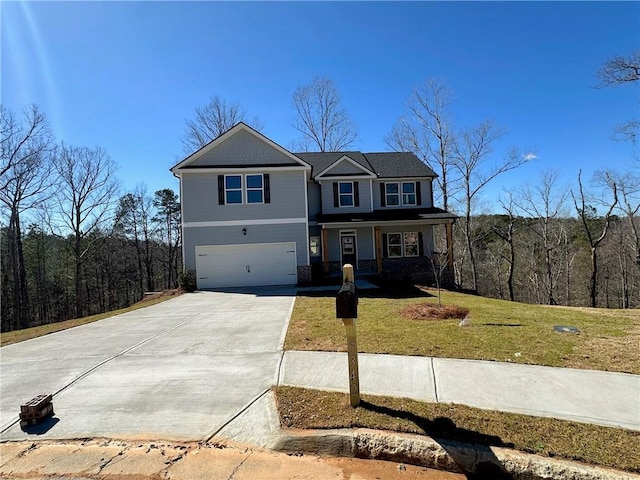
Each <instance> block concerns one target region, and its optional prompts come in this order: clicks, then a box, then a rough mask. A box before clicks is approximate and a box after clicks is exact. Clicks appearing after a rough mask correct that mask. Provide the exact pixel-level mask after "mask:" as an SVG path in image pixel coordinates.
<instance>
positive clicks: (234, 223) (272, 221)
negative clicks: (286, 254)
mask: <svg viewBox="0 0 640 480" xmlns="http://www.w3.org/2000/svg"><path fill="white" fill-rule="evenodd" d="M290 223H304V224H306V223H307V219H306V218H304V217H301V218H265V219H262V220H221V221H208V222H184V223H183V224H182V226H183V228H196V227H242V226H247V225H284V224H290Z"/></svg>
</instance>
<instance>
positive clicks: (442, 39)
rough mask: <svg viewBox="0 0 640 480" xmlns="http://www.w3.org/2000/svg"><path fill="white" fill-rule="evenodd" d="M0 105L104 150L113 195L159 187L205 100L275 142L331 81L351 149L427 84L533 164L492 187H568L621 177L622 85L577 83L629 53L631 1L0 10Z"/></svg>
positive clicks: (635, 31) (631, 91) (369, 140)
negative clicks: (603, 176) (242, 115)
mask: <svg viewBox="0 0 640 480" xmlns="http://www.w3.org/2000/svg"><path fill="white" fill-rule="evenodd" d="M0 9H1V10H0V14H1V27H2V28H1V42H2V43H1V54H2V55H1V86H0V95H1V100H2V103H3V105H5V106H7V107H9V108H11V109H13V110H16V111H19V110H21V109H22V107H23V106H24V105H26V104H28V103H35V104H38V105H39V106H40V107H41V108H42V110H43V111H44V112H45V113H46V114H47V116H48V118H49V120H50V122H51V125H52V127H53V129H54V133H55V134H56V137H57V139H58V140H60V141H65V142H66V143H69V144H72V145H78V146H89V147H93V146H101V147H104V148H105V149H106V150H107V151H108V152H109V154H110V155H111V157H112V158H113V159H114V160H115V161H116V162H117V163H118V165H119V170H118V176H119V178H120V180H121V182H122V186H123V190H131V189H133V188H134V187H135V185H136V184H137V183H138V182H144V183H146V184H147V188H148V190H149V191H150V192H153V191H155V190H158V189H160V188H165V187H169V188H174V189H176V190H177V181H176V180H175V179H174V178H173V177H172V175H171V173H170V172H169V170H168V169H169V167H170V166H172V165H173V164H174V163H176V162H177V161H178V160H180V159H181V158H182V156H183V147H182V143H181V140H180V137H181V135H182V133H183V131H184V125H185V120H186V119H187V118H189V117H191V115H192V114H193V111H194V109H195V108H196V107H198V106H201V105H203V104H205V103H206V102H207V101H208V99H209V97H211V96H213V95H219V96H220V97H222V98H224V99H227V100H230V101H237V102H238V103H240V104H241V105H242V106H243V107H244V108H246V110H247V112H248V115H249V117H254V116H256V117H259V118H260V120H261V122H262V124H263V126H264V127H263V129H262V133H264V134H265V135H267V136H268V137H270V138H271V139H273V140H274V141H276V142H277V143H280V144H281V145H283V146H285V147H288V146H289V145H291V142H292V140H294V139H296V138H297V135H296V132H295V131H294V130H293V128H292V127H291V120H292V117H293V110H292V108H291V97H292V94H293V92H294V91H295V89H296V88H297V87H298V86H300V85H306V84H309V83H311V81H312V80H313V78H314V77H315V76H326V77H329V78H331V79H332V80H333V81H334V82H335V84H336V86H337V87H338V90H339V92H340V95H341V97H342V100H343V104H344V106H345V107H346V109H347V110H348V111H349V113H350V114H351V117H352V119H353V120H354V121H355V123H356V124H357V125H358V127H359V131H360V137H361V141H360V142H359V143H358V144H357V145H355V148H356V149H359V150H362V151H365V152H367V151H384V150H388V147H387V145H386V144H385V142H384V137H385V135H387V134H388V132H389V130H390V129H391V127H392V126H393V124H394V123H395V122H396V120H397V119H398V118H399V117H400V115H401V114H402V111H403V108H404V105H405V103H406V101H407V98H408V97H409V95H410V92H411V90H412V89H413V88H414V87H416V86H418V85H420V84H421V83H423V82H425V81H426V80H427V79H429V78H431V77H436V78H441V79H443V80H444V81H445V82H446V83H447V84H448V85H449V87H450V88H451V89H452V90H453V91H454V92H455V95H456V103H455V105H454V107H453V110H452V111H453V114H454V116H455V121H456V125H458V126H459V127H461V128H462V127H467V126H472V125H474V124H477V123H478V122H480V121H482V120H484V119H491V120H492V121H494V122H495V123H496V124H497V125H499V126H502V127H504V128H505V129H506V135H505V137H504V140H503V141H502V142H501V143H500V144H499V145H497V148H496V152H495V159H496V161H497V160H499V159H500V158H502V156H503V153H504V152H505V151H506V150H507V149H508V148H509V147H511V146H517V147H520V148H522V149H525V150H526V149H531V148H535V149H536V150H537V155H538V158H537V159H536V160H535V161H534V162H532V163H531V164H529V165H527V166H525V167H523V168H521V169H520V170H518V171H516V172H513V173H511V174H509V175H506V176H504V177H502V178H499V179H498V180H496V181H495V183H494V184H493V185H492V187H491V189H489V190H487V191H486V194H485V195H484V198H483V201H484V202H486V205H487V206H488V208H491V205H492V202H494V200H495V198H496V196H497V195H498V194H499V192H500V191H501V190H502V189H513V188H519V187H520V186H522V185H523V184H524V183H525V182H534V181H535V179H536V178H537V177H538V176H539V174H540V173H541V172H543V171H545V170H549V169H555V170H558V171H559V173H560V175H561V178H562V180H563V181H565V182H567V184H575V182H576V176H577V172H578V170H579V169H583V171H584V174H583V175H585V177H587V176H589V175H591V173H592V172H593V171H595V170H597V169H601V168H617V169H619V170H625V169H628V168H629V164H630V158H631V146H630V145H627V144H624V143H617V142H614V141H613V140H612V139H611V130H612V129H613V128H614V126H615V125H617V124H620V123H622V122H624V121H625V120H628V119H630V118H632V117H634V116H637V113H638V108H639V107H638V106H639V104H638V99H639V98H640V97H639V93H640V90H639V89H640V86H639V85H625V86H621V87H617V88H606V89H597V88H594V86H595V83H596V80H595V78H594V74H595V72H596V71H597V70H598V68H599V67H600V66H601V65H602V63H603V62H604V61H606V60H607V59H609V58H611V57H612V56H614V55H628V54H630V53H631V52H632V51H633V50H637V49H639V48H640V3H639V2H473V3H467V2H408V3H398V2H393V3H387V2H354V3H343V2H323V3H316V2H299V3H294V2H280V3H271V2H258V3H253V2H235V3H227V2H11V1H9V2H5V1H3V2H1V3H0Z"/></svg>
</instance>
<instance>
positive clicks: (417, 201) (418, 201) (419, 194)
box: [416, 180, 422, 205]
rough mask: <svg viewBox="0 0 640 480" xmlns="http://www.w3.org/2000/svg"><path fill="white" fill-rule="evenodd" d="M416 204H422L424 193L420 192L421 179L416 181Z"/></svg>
mask: <svg viewBox="0 0 640 480" xmlns="http://www.w3.org/2000/svg"><path fill="white" fill-rule="evenodd" d="M416 205H422V194H421V193H420V180H418V181H417V182H416Z"/></svg>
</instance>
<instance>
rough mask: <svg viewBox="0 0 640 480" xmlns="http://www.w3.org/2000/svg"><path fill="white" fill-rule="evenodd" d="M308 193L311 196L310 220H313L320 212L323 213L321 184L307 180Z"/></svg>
mask: <svg viewBox="0 0 640 480" xmlns="http://www.w3.org/2000/svg"><path fill="white" fill-rule="evenodd" d="M307 192H308V193H307V195H308V198H309V200H308V201H309V221H310V222H313V221H315V220H316V217H317V215H318V214H319V213H322V199H321V197H320V184H318V183H316V182H312V181H311V182H307Z"/></svg>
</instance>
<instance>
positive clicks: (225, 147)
mask: <svg viewBox="0 0 640 480" xmlns="http://www.w3.org/2000/svg"><path fill="white" fill-rule="evenodd" d="M277 164H292V165H294V164H295V161H294V160H293V159H292V158H290V157H288V156H287V155H285V154H283V153H282V152H280V151H278V150H277V149H275V148H274V147H272V146H271V145H269V144H268V143H266V142H265V141H264V140H262V139H260V138H258V137H256V136H255V135H253V134H252V133H250V132H247V131H244V130H240V131H239V132H237V133H236V134H234V135H233V136H231V137H229V138H227V139H226V140H225V141H224V142H222V143H220V144H219V145H217V146H216V147H215V148H213V149H212V150H210V151H208V152H206V153H205V154H203V155H202V156H201V157H200V158H198V159H196V160H194V161H193V162H192V163H191V164H190V166H192V167H202V166H225V165H246V166H253V165H277Z"/></svg>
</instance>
